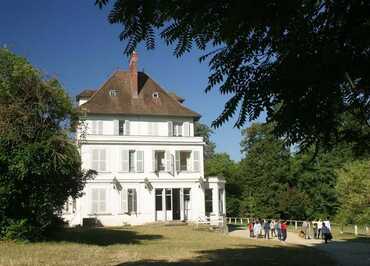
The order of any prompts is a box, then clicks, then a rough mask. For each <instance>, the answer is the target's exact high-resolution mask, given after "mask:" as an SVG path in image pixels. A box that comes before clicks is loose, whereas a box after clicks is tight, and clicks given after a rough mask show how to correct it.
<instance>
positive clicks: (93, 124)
mask: <svg viewBox="0 0 370 266" xmlns="http://www.w3.org/2000/svg"><path fill="white" fill-rule="evenodd" d="M91 134H93V135H96V121H91Z"/></svg>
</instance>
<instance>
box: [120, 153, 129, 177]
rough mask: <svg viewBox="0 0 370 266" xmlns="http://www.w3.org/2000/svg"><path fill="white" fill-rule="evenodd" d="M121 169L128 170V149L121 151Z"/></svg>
mask: <svg viewBox="0 0 370 266" xmlns="http://www.w3.org/2000/svg"><path fill="white" fill-rule="evenodd" d="M121 171H122V172H128V171H129V150H122V151H121Z"/></svg>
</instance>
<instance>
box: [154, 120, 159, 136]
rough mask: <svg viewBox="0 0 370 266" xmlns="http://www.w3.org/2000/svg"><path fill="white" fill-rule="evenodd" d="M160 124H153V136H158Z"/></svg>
mask: <svg viewBox="0 0 370 266" xmlns="http://www.w3.org/2000/svg"><path fill="white" fill-rule="evenodd" d="M158 135H159V134H158V123H156V122H154V123H153V136H158Z"/></svg>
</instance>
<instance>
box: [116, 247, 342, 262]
mask: <svg viewBox="0 0 370 266" xmlns="http://www.w3.org/2000/svg"><path fill="white" fill-rule="evenodd" d="M141 265H149V266H159V265H164V266H172V265H178V266H195V265H200V266H208V265H212V266H221V265H222V266H244V265H248V266H260V265H263V266H265V265H289V266H295V265H297V266H298V265H299V266H319V265H320V266H321V265H325V266H334V265H336V264H335V262H334V260H333V259H332V258H330V257H329V256H327V255H326V254H323V253H322V252H320V251H316V250H312V249H309V248H303V247H262V246H247V247H246V246H237V247H235V248H225V249H216V250H204V251H199V252H197V255H196V256H195V257H193V258H191V259H183V260H177V261H168V260H139V261H134V262H124V263H120V264H116V266H141Z"/></svg>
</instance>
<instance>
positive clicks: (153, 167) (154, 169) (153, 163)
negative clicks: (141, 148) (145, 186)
mask: <svg viewBox="0 0 370 266" xmlns="http://www.w3.org/2000/svg"><path fill="white" fill-rule="evenodd" d="M152 170H153V172H157V170H158V169H157V164H156V162H155V151H153V152H152Z"/></svg>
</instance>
